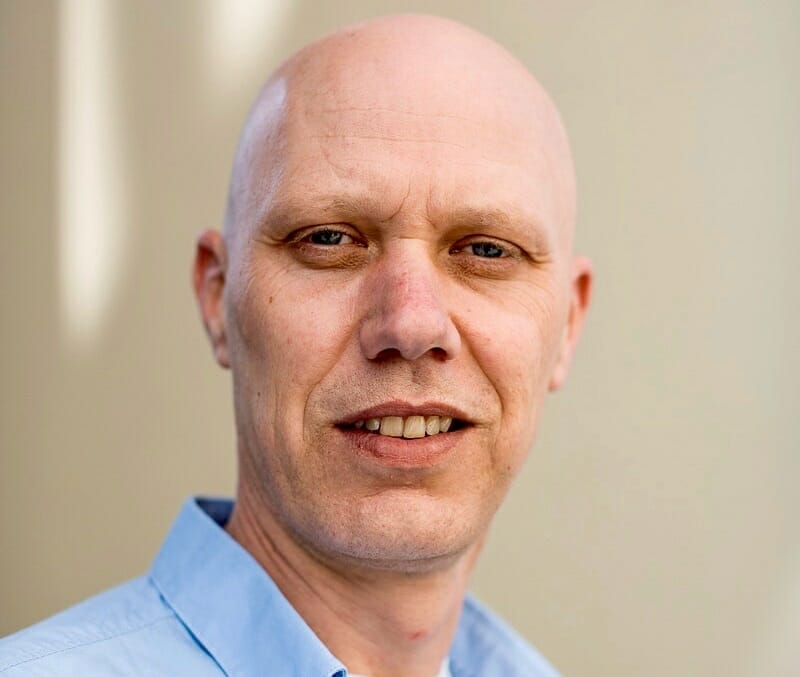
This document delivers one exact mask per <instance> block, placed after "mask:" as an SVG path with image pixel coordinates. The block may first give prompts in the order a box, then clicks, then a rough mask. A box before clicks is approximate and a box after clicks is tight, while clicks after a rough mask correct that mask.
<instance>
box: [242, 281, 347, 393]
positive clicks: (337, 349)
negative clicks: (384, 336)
mask: <svg viewBox="0 0 800 677" xmlns="http://www.w3.org/2000/svg"><path fill="white" fill-rule="evenodd" d="M264 267H265V268H266V266H264ZM325 278H326V276H325V275H324V274H318V273H306V274H303V275H297V274H296V273H294V272H292V271H288V270H286V269H281V270H275V269H271V270H261V271H257V272H256V273H254V274H253V275H251V277H250V282H249V284H247V285H245V286H243V288H242V293H241V294H240V295H239V297H238V299H237V303H236V304H235V308H236V310H235V312H234V322H235V327H236V331H237V333H238V334H239V336H240V340H241V348H242V349H243V350H242V352H243V353H244V355H245V356H246V360H247V362H248V365H247V368H248V369H249V370H250V371H251V373H250V374H248V378H252V377H256V378H258V379H260V380H261V381H262V382H264V383H265V384H268V387H269V390H270V392H271V393H272V394H273V396H274V398H275V402H274V405H275V406H288V405H292V406H295V405H296V404H297V402H296V401H297V400H299V401H303V402H304V401H305V399H306V397H307V395H308V393H309V391H310V390H311V389H312V388H313V387H314V386H315V385H316V384H317V383H319V381H320V380H321V379H322V378H324V376H325V374H326V373H327V372H328V371H329V370H330V369H331V368H332V366H333V365H335V364H336V362H337V360H338V358H339V356H340V355H341V352H342V350H343V349H344V345H345V344H346V342H347V340H348V337H349V336H350V335H351V334H352V331H351V327H352V318H353V308H354V307H355V303H354V302H353V301H352V299H351V298H350V296H348V293H347V289H343V288H342V286H341V285H338V286H336V285H334V284H331V281H330V280H326V279H325Z"/></svg>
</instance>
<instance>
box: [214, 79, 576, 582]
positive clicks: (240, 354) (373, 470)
mask: <svg viewBox="0 0 800 677" xmlns="http://www.w3.org/2000/svg"><path fill="white" fill-rule="evenodd" d="M326 77H328V78H330V74H326ZM326 82H328V83H330V80H328V81H326ZM334 86H335V87H337V89H336V91H337V95H336V96H333V97H332V96H331V95H330V94H319V95H318V94H317V93H316V92H318V91H320V90H325V87H321V86H320V82H313V81H312V82H311V83H305V86H301V85H295V86H294V87H293V88H292V87H290V88H289V90H288V94H287V91H286V88H285V83H283V82H282V81H280V80H279V81H277V82H275V83H273V85H272V86H271V91H270V92H269V93H268V95H267V96H266V97H265V100H266V101H268V103H267V104H265V108H266V109H267V112H265V113H264V114H263V115H262V117H263V120H262V121H261V122H258V121H257V122H255V123H254V124H253V129H251V130H250V131H249V132H248V135H249V137H252V138H250V139H249V140H248V143H251V144H253V150H252V152H251V153H250V154H249V155H248V160H247V165H248V169H247V179H246V181H245V182H244V186H243V193H242V194H243V196H244V197H242V199H241V203H242V204H241V206H240V208H239V209H238V210H237V217H236V224H235V228H234V229H233V232H232V233H230V234H229V236H228V238H227V242H228V258H229V262H228V266H227V271H226V279H225V288H224V299H225V309H226V314H225V335H226V339H225V340H226V346H225V349H224V352H225V355H226V358H225V359H226V360H229V362H230V366H231V368H232V370H233V376H234V398H235V407H236V420H237V432H238V436H239V447H240V463H241V469H240V474H241V478H240V482H242V483H243V484H244V490H245V491H246V492H247V493H248V494H249V495H250V496H251V497H252V496H256V497H257V500H258V502H259V504H260V506H261V507H263V508H264V509H266V510H268V512H269V515H270V519H273V520H274V521H275V522H276V523H277V524H279V525H280V527H281V528H282V529H283V531H284V532H286V533H288V534H289V535H290V536H292V538H293V539H294V540H295V541H297V542H299V543H300V544H302V545H303V546H304V547H306V548H308V549H310V550H312V551H313V552H315V553H316V554H318V555H319V556H322V557H324V558H329V559H341V558H346V559H349V560H353V561H359V562H361V563H368V564H369V565H371V566H378V567H386V568H400V569H408V570H413V569H415V568H417V569H419V568H425V567H435V566H436V565H437V563H445V562H448V561H451V560H452V558H454V557H456V556H458V555H460V554H463V553H464V552H466V551H467V550H468V549H469V548H470V547H471V546H473V545H475V544H477V543H479V541H480V540H481V538H482V536H483V534H484V532H485V530H486V528H487V526H488V524H489V521H490V519H491V517H492V515H493V514H494V512H495V510H496V508H497V507H498V505H499V503H500V501H501V500H502V498H503V496H504V495H505V493H506V491H507V489H508V485H509V482H510V481H511V479H512V478H513V476H514V475H515V473H516V472H517V470H518V468H519V467H520V464H521V463H522V461H523V459H524V457H525V456H526V453H527V451H528V449H529V448H530V446H531V444H532V442H533V439H534V434H535V430H536V426H537V419H538V416H539V412H540V409H541V405H542V400H543V398H544V396H545V394H546V392H547V391H548V389H549V388H552V387H554V386H556V385H557V381H558V379H559V378H560V377H559V376H558V375H557V372H558V371H559V369H561V368H562V367H563V366H564V365H563V364H562V362H563V360H564V352H565V343H566V341H565V338H564V337H565V326H566V325H567V320H568V316H569V314H570V306H571V301H572V299H573V296H574V295H573V285H574V280H573V268H572V260H571V258H570V256H569V245H568V240H569V237H568V236H565V235H564V232H563V231H564V228H565V224H564V223H563V221H564V220H565V219H569V218H571V215H570V214H568V213H567V212H568V211H569V210H568V209H566V211H565V207H564V203H565V201H568V199H567V198H564V195H563V191H564V189H563V186H560V185H558V180H557V179H555V178H554V176H555V175H556V174H557V172H554V170H553V163H554V162H555V161H556V160H555V159H554V157H553V153H552V152H551V151H550V149H548V148H547V147H546V143H547V140H546V139H542V138H539V135H540V134H541V133H542V130H541V129H540V128H539V127H537V126H536V125H534V124H530V123H529V121H528V118H527V116H526V115H521V114H519V113H518V112H517V111H516V110H514V104H515V102H511V103H508V104H506V103H504V102H503V101H494V102H492V103H487V102H486V101H485V100H483V99H480V98H478V97H476V100H475V101H474V102H472V103H471V104H467V105H464V104H463V102H462V103H461V104H459V105H458V107H457V110H454V108H453V105H451V102H450V101H449V100H448V99H447V97H444V96H440V95H439V94H438V93H437V91H438V90H437V88H435V87H431V88H430V91H429V92H428V91H426V92H423V93H421V94H419V95H418V97H417V98H415V99H409V100H405V99H403V98H402V97H400V99H399V101H400V103H398V100H397V99H393V98H392V96H391V92H390V91H388V89H387V88H389V87H390V86H389V85H386V86H385V87H384V88H381V87H379V86H378V87H365V86H361V85H360V84H359V83H357V82H356V83H353V82H352V81H350V80H347V79H344V80H343V81H341V82H337V83H336V84H335V85H334ZM384 90H386V91H384ZM387 102H388V103H387ZM437 416H438V417H439V419H438V424H439V425H440V426H441V425H443V423H444V421H445V420H446V419H445V418H444V417H450V418H452V419H453V423H452V427H451V428H450V430H449V431H448V432H439V433H438V434H432V435H427V434H426V435H424V436H423V437H412V438H406V437H395V436H392V434H397V433H398V431H400V430H402V429H403V426H406V429H405V432H406V433H407V434H408V435H418V434H419V433H420V428H419V426H420V425H421V422H424V423H426V424H429V425H430V426H431V428H430V431H435V428H436V424H437V421H436V419H435V418H431V417H437ZM397 417H400V420H399V421H398V418H397ZM410 417H425V418H422V419H420V418H415V419H410ZM369 419H378V420H379V423H378V424H376V423H375V421H374V420H373V421H370V420H369ZM375 425H382V427H381V429H379V430H378V431H373V430H369V429H368V428H372V427H374V426H375ZM382 433H391V434H382ZM241 490H242V487H240V491H241Z"/></svg>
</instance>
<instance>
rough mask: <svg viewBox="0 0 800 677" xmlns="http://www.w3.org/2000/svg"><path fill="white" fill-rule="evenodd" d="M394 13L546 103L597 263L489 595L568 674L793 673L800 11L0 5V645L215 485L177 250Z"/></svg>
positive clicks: (481, 580) (799, 600)
mask: <svg viewBox="0 0 800 677" xmlns="http://www.w3.org/2000/svg"><path fill="white" fill-rule="evenodd" d="M234 6H235V7H238V10H237V12H238V13H235V12H233V11H232V10H231V9H230V8H232V7H234ZM225 8H229V9H228V11H227V12H225V11H221V10H224V9H225ZM411 8H413V9H420V10H422V9H424V10H426V11H430V12H434V13H440V14H444V15H448V16H452V17H454V18H459V19H462V20H464V21H466V22H468V23H470V24H472V25H475V26H476V27H478V28H480V29H482V30H483V31H485V32H487V33H488V34H489V35H492V36H494V37H495V38H497V39H498V40H500V41H501V42H503V43H504V44H506V45H507V46H508V47H510V48H511V49H512V50H513V51H514V52H515V53H516V54H518V55H519V56H520V58H522V60H523V61H525V62H526V63H527V64H529V65H530V66H531V68H532V69H533V70H534V71H535V72H536V73H538V74H539V76H540V77H541V79H542V80H543V81H544V82H545V84H546V85H547V86H548V87H549V89H550V90H551V92H552V93H553V95H554V97H555V98H556V100H557V101H558V102H559V104H560V106H561V108H562V110H563V113H564V116H565V119H566V122H567V126H568V128H569V130H570V133H571V136H572V139H573V144H574V149H575V155H576V158H577V163H578V174H579V183H580V234H579V247H580V249H581V250H582V251H584V252H586V253H589V254H590V255H591V256H592V257H593V259H594V261H595V263H596V268H597V287H596V296H595V304H594V307H593V308H592V312H591V317H590V322H589V327H588V331H587V334H586V336H585V340H584V343H583V345H582V346H581V350H580V352H579V356H578V360H577V364H576V365H575V368H574V371H573V374H572V377H571V380H570V382H569V383H568V385H567V388H566V390H565V391H563V392H562V393H560V394H558V395H556V396H555V397H553V398H552V400H551V401H550V402H549V403H548V407H547V411H546V414H545V418H544V425H543V430H542V432H541V435H540V439H539V441H538V444H537V446H536V448H535V450H534V453H533V454H532V455H531V458H530V460H529V462H528V464H527V466H526V468H525V470H524V472H523V474H522V476H521V477H520V478H519V480H518V482H517V484H516V486H515V488H514V490H513V492H512V495H511V497H510V498H509V500H508V502H507V504H506V505H505V506H504V508H503V509H502V511H501V514H500V515H499V516H498V518H497V520H496V523H495V528H494V532H493V535H492V538H491V540H490V543H489V546H488V549H487V552H486V554H485V556H484V557H483V560H482V561H481V563H480V566H479V569H478V572H477V574H476V576H475V580H474V588H475V590H476V591H477V592H478V594H479V595H480V596H482V597H483V598H484V599H486V600H487V601H489V602H490V603H491V604H492V605H494V606H495V607H496V608H497V609H499V610H500V611H501V612H502V613H503V614H504V615H505V616H506V617H508V618H509V619H510V620H511V621H512V622H513V623H514V624H515V625H516V626H517V627H518V628H519V629H520V630H521V631H522V632H523V633H524V634H525V635H527V636H528V637H529V638H531V639H532V640H533V641H534V642H535V643H536V644H537V645H538V646H539V647H540V648H541V649H542V650H543V651H544V652H545V653H546V654H547V655H548V656H549V657H550V658H551V659H552V660H553V662H554V663H555V664H556V665H558V666H559V667H560V668H561V669H562V670H563V671H564V673H565V674H566V675H604V676H605V675H608V676H612V675H613V676H627V675H630V676H634V675H636V676H638V675H650V676H654V677H658V676H664V677H666V676H667V675H670V676H671V675H675V674H681V675H712V674H713V675H722V674H724V675H729V676H731V677H738V676H742V677H744V676H748V677H751V676H752V677H756V676H762V675H795V674H798V671H800V648H798V647H800V643H798V640H797V634H798V632H797V631H798V628H799V627H800V538H799V537H800V520H798V519H797V514H798V510H799V509H800V492H799V491H798V488H797V479H798V477H799V476H800V473H799V472H798V471H800V458H799V457H798V451H799V450H800V435H799V434H798V429H797V425H796V420H795V419H796V410H797V408H798V404H800V392H799V390H800V388H799V387H798V377H800V369H798V366H799V365H798V362H800V360H799V359H798V349H797V348H798V346H799V345H800V321H798V311H800V303H798V301H800V299H798V291H797V289H798V286H797V281H796V280H797V276H796V272H795V270H794V268H793V264H794V263H795V261H796V259H797V252H798V251H800V235H799V233H800V220H798V214H800V209H798V207H800V190H798V187H800V124H798V120H800V86H799V85H798V83H799V82H800V72H798V71H800V5H798V3H797V2H796V1H795V0H769V1H764V2H755V1H754V0H751V1H750V2H745V1H744V0H724V1H722V0H709V1H706V2H675V3H667V2H661V3H656V2H648V3H643V2H635V1H633V0H627V1H626V0H607V1H606V2H602V3H600V2H585V1H582V2H578V1H577V0H568V1H566V2H537V1H533V0H531V1H530V2H524V3H523V2H520V3H510V2H507V3H503V2H492V3H476V4H475V5H472V4H470V5H467V3H463V2H446V1H445V0H439V1H433V0H431V1H429V2H426V3H418V4H413V3H409V4H400V3H394V2H388V1H383V2H378V1H375V2H358V1H356V0H351V1H344V2H342V1H340V2H336V3H333V2H331V3H319V2H309V1H308V0H297V1H291V0H286V1H285V2H278V1H273V2H256V1H255V0H254V1H253V2H243V3H238V4H237V3H232V2H225V3H223V2H221V0H220V2H212V1H211V0H207V1H206V2H199V1H197V0H191V1H190V0H185V1H182V2H177V1H172V2H165V3H156V2H147V3H141V2H103V0H99V1H98V2H92V1H91V0H89V1H83V2H71V3H68V2H64V3H62V4H56V3H49V2H42V1H38V2H34V1H30V2H26V1H24V0H18V1H13V0H0V92H2V95H0V132H1V133H2V137H1V138H2V155H1V157H0V162H1V163H2V164H0V217H1V218H2V247H0V285H1V286H0V302H1V303H2V306H1V307H0V311H1V312H0V317H2V319H1V320H0V341H1V342H2V343H1V345H2V350H1V351H0V373H2V390H0V405H1V406H0V634H5V633H7V632H10V631H12V630H14V629H16V628H19V627H21V626H22V625H24V624H28V623H30V622H32V621H34V620H36V619H38V618H41V617H42V616H44V615H47V614H49V613H52V612H54V611H55V610H57V609H59V608H60V607H63V606H65V605H67V604H70V603H73V602H75V601H76V600H78V599H80V598H81V597H83V596H86V595H88V594H90V593H93V592H96V591H98V590H100V589H102V588H104V587H106V586H108V585H110V584H112V583H115V582H117V581H121V580H124V579H125V578H127V577H131V576H133V575H136V574H138V573H140V572H142V571H143V570H144V569H145V568H146V567H147V566H148V563H149V560H150V558H151V557H152V555H153V554H154V553H155V551H156V549H157V548H158V545H159V543H160V541H161V539H162V537H163V535H164V533H165V531H166V530H167V528H168V526H169V524H170V521H171V519H172V517H173V516H174V513H175V511H176V510H177V508H178V506H179V505H180V503H181V501H182V500H183V498H184V497H185V496H186V495H188V494H189V493H197V492H205V493H223V494H229V493H231V491H232V486H233V480H234V472H235V470H234V465H233V457H234V452H233V433H232V425H231V420H232V417H231V412H230V403H229V383H228V376H227V374H224V373H222V372H220V371H218V370H217V369H216V368H215V367H214V366H213V363H212V361H211V359H210V355H209V351H208V349H207V347H206V344H205V341H204V337H203V335H202V332H201V330H200V326H199V323H198V321H197V319H196V313H195V309H194V306H193V301H192V297H191V294H190V291H189V284H188V270H189V262H190V258H191V251H192V244H193V237H194V235H195V234H196V233H197V232H198V230H199V229H201V228H204V227H208V226H216V225H218V224H219V223H220V219H221V214H222V210H223V201H224V194H225V186H226V181H227V177H226V175H227V172H228V168H229V164H230V159H231V156H232V152H233V146H234V143H235V139H236V134H237V131H238V127H239V125H240V123H241V120H242V118H243V115H244V113H245V109H246V106H247V104H248V102H249V100H250V98H251V97H252V96H253V94H254V92H255V90H256V87H257V83H258V81H259V79H260V78H261V77H262V76H263V74H264V73H266V72H267V71H268V70H269V69H270V68H271V67H272V66H274V65H276V63H277V61H278V60H279V59H280V58H281V57H282V56H283V55H285V54H287V53H288V52H289V51H291V50H292V49H294V48H296V47H297V46H299V45H300V44H302V43H303V42H305V41H307V40H308V39H310V38H313V37H315V36H317V35H319V34H321V33H323V32H325V31H328V30H330V29H332V28H334V27H336V26H338V25H342V24H343V23H346V22H349V21H351V20H354V19H357V18H364V17H367V16H371V15H374V14H380V13H385V12H388V11H396V10H399V9H411ZM82 12H85V13H84V14H82ZM76 17H82V19H81V21H77V22H76V21H75V19H76ZM92 22H97V23H96V24H93V23H92ZM93 26H95V27H94V28H93ZM93 116H94V117H93ZM84 125H85V126H84ZM81 130H84V131H83V132H82V131H81ZM86 130H88V131H86Z"/></svg>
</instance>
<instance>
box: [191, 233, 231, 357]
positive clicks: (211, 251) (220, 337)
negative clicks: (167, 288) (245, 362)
mask: <svg viewBox="0 0 800 677" xmlns="http://www.w3.org/2000/svg"><path fill="white" fill-rule="evenodd" d="M227 263H228V257H227V250H226V247H225V241H224V240H223V238H222V235H221V234H220V233H219V232H218V231H216V230H206V231H203V232H202V233H201V234H200V237H198V238H197V247H196V250H195V257H194V265H193V267H192V283H193V286H194V293H195V297H196V299H197V305H198V307H199V308H200V315H201V317H202V319H203V325H204V326H205V329H206V333H207V334H208V338H209V340H210V341H211V348H212V350H213V351H214V357H215V358H216V360H217V362H218V363H219V365H220V366H222V367H225V368H228V367H230V360H229V359H228V345H227V340H226V333H225V302H224V291H225V275H226V272H227Z"/></svg>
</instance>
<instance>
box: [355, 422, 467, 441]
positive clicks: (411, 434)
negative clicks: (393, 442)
mask: <svg viewBox="0 0 800 677" xmlns="http://www.w3.org/2000/svg"><path fill="white" fill-rule="evenodd" d="M451 425H453V419H452V417H451V416H407V417H405V418H403V417H402V416H384V417H383V418H368V419H366V420H365V421H364V420H362V421H357V422H356V423H354V424H353V427H355V428H357V429H362V428H366V429H367V430H369V431H371V432H377V433H379V434H381V435H387V436H388V437H404V438H405V439H419V438H421V437H425V436H426V435H438V434H439V433H446V432H447V431H448V430H450V426H451Z"/></svg>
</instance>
